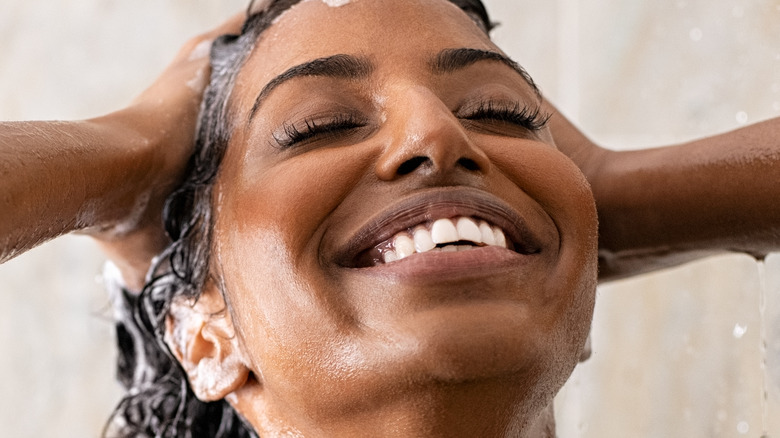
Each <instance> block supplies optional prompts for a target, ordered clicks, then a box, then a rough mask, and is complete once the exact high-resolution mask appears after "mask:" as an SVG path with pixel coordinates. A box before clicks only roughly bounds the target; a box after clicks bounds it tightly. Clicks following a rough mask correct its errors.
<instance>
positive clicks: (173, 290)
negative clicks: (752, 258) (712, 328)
mask: <svg viewBox="0 0 780 438" xmlns="http://www.w3.org/2000/svg"><path fill="white" fill-rule="evenodd" d="M337 3H338V4H337ZM564 3H566V2H563V1H562V2H561V4H564ZM256 6H258V7H257V8H254V9H251V13H250V14H249V15H248V16H247V15H243V14H242V15H241V16H238V17H236V18H234V19H233V20H230V21H229V22H228V23H226V24H225V25H224V26H222V27H221V28H219V29H216V30H215V31H213V32H210V33H209V34H206V35H203V36H201V37H198V38H196V39H194V40H193V41H192V42H190V43H189V44H188V45H187V46H185V48H184V50H183V51H182V53H181V54H180V55H179V56H178V57H177V58H176V60H175V61H174V64H173V65H172V67H171V68H170V69H169V70H167V71H166V72H165V73H164V74H163V75H162V76H161V78H160V79H159V80H158V81H157V82H156V83H155V84H154V85H153V86H152V87H151V88H150V89H149V90H147V91H146V92H145V93H144V94H142V95H141V96H140V97H139V98H138V99H136V100H135V101H134V103H133V104H132V105H131V106H130V107H128V108H125V109H123V110H121V111H118V112H116V113H112V114H110V115H107V116H104V117H100V118H96V119H90V120H88V121H85V122H56V123H48V122H27V123H3V124H2V125H0V146H2V149H0V174H2V175H4V178H3V179H2V180H0V189H2V194H3V196H2V197H0V206H3V207H6V208H5V209H4V210H3V211H5V212H9V213H7V214H4V215H3V216H2V217H0V260H6V259H9V258H10V257H13V256H14V255H16V254H18V253H20V252H23V251H25V250H26V249H29V248H31V247H33V246H35V245H36V244H38V243H40V242H42V241H44V240H46V239H51V238H53V237H56V236H58V235H60V234H63V233H66V232H70V231H83V232H85V233H87V234H89V235H91V236H93V237H95V238H97V239H98V241H99V242H100V243H101V245H102V247H103V249H105V250H106V253H107V254H108V256H109V257H110V258H111V259H112V261H113V262H114V263H115V265H116V267H117V268H118V271H117V272H115V273H114V274H116V275H114V276H112V283H113V284H112V285H111V287H112V289H114V291H113V292H114V293H113V298H114V305H115V316H116V318H117V320H118V327H117V338H118V341H119V347H120V358H119V377H120V381H121V382H122V384H123V385H124V386H125V389H126V395H125V397H124V398H123V399H122V401H121V403H120V404H119V406H118V407H117V409H116V411H115V413H114V416H113V417H112V420H111V422H110V425H109V428H108V431H107V435H109V436H114V435H118V436H139V435H140V436H256V435H260V436H315V437H318V436H336V437H343V436H365V435H366V431H367V430H370V431H371V435H376V436H511V437H534V438H536V437H550V436H554V434H555V422H554V418H553V396H554V395H555V394H556V393H557V392H558V391H559V389H560V388H561V386H562V385H563V384H564V382H565V381H566V380H567V379H568V377H569V376H570V374H571V373H572V370H573V368H574V366H575V365H576V363H577V362H578V360H579V359H580V358H581V357H582V353H583V345H584V344H585V339H586V337H587V335H588V330H589V327H590V321H591V316H592V314H593V306H594V297H595V288H596V280H597V263H598V264H600V267H601V271H600V272H599V275H600V276H601V278H602V279H603V278H607V277H615V276H626V275H633V274H636V273H638V272H644V271H647V270H652V269H657V268H658V267H663V266H669V265H672V264H676V263H680V262H681V261H685V260H690V259H693V258H697V257H701V256H702V255H704V254H711V253H713V252H716V251H723V250H736V251H745V252H749V253H751V254H755V255H757V256H763V255H765V254H766V253H767V252H769V251H771V250H774V249H777V248H778V247H780V237H778V236H780V206H778V205H777V203H776V202H774V199H775V198H776V197H777V195H778V193H777V192H778V190H777V185H776V183H775V181H776V180H777V177H780V176H778V170H779V169H780V165H779V164H778V160H779V159H778V157H780V154H778V153H777V150H778V149H780V145H778V144H777V141H776V139H777V134H776V133H777V132H778V123H777V120H774V121H768V122H764V123H761V124H757V125H754V126H751V127H749V128H747V129H743V130H740V131H736V132H734V133H730V134H725V135H721V136H718V137H714V138H711V139H706V140H701V141H698V142H691V143H688V144H685V145H683V146H680V147H678V148H666V149H658V150H650V151H639V152H635V153H616V152H611V151H606V150H603V149H600V148H598V147H596V146H595V145H594V144H593V143H591V142H590V141H589V140H587V139H586V138H584V137H583V136H582V134H580V133H579V132H578V131H577V130H576V129H574V128H573V127H572V125H571V124H569V123H568V122H567V121H566V120H565V119H564V118H563V117H562V116H560V114H559V113H557V111H556V110H555V109H554V108H552V107H551V106H550V105H549V103H547V102H546V101H545V100H544V99H543V98H542V95H541V93H540V92H539V90H538V89H537V87H536V85H535V84H534V82H533V80H531V78H530V76H529V75H528V74H527V73H526V71H525V69H524V68H523V67H521V66H520V65H518V64H517V63H516V62H514V61H512V60H511V59H510V57H509V56H507V54H506V53H505V52H503V51H502V50H501V49H499V48H498V47H497V46H496V45H495V44H494V43H493V42H492V41H491V40H490V38H489V37H488V30H489V29H490V27H491V22H490V20H489V18H488V17H487V14H486V12H485V9H484V7H483V6H482V4H481V3H480V2H479V1H478V0H460V1H447V0H403V1H398V0H354V1H351V2H321V1H317V0H308V1H292V0H277V1H264V2H260V3H259V4H258V5H256ZM333 6H338V7H333ZM569 6H571V5H569ZM464 12H465V13H464ZM699 30H700V32H699V33H696V35H698V36H699V37H701V34H702V33H701V29H699ZM529 32H530V31H529ZM222 34H227V36H222V37H218V38H217V36H218V35H222ZM545 35H548V33H547V32H545ZM548 36H549V35H548ZM535 37H536V35H535V33H534V32H530V33H529V36H528V38H526V39H525V41H536V39H534V38H535ZM215 38H216V41H215V43H214V45H213V47H212V50H211V58H210V61H211V66H212V72H211V76H210V81H209V82H210V83H209V84H208V88H207V89H206V92H205V96H201V94H200V93H201V90H202V87H205V86H206V84H205V82H206V81H204V78H206V77H207V76H208V75H207V74H206V73H207V72H206V71H204V70H203V68H205V67H206V60H205V55H206V52H207V51H206V50H205V48H206V47H207V44H208V43H209V42H211V41H212V40H214V39H215ZM518 59H519V58H518ZM523 63H524V64H525V59H523ZM201 101H202V102H203V105H202V107H201V112H200V113H199V114H198V111H197V108H198V105H199V104H200V103H201ZM601 112H602V113H604V112H605V111H601ZM614 116H615V117H618V116H619V114H615V115H614ZM740 120H741V119H740ZM196 125H197V135H196V138H195V139H193V138H192V132H195V131H196V129H195V128H196ZM193 143H195V149H194V150H193V149H192V148H191V145H192V144H193ZM188 159H189V160H190V161H189V164H188V165H185V163H186V162H187V160H188ZM757 175H759V176H760V177H758V178H757V177H756V176H757ZM171 192H173V194H172V195H171ZM594 198H595V202H594ZM166 199H167V201H165V200H166ZM163 205H164V208H163ZM597 205H598V212H599V219H600V222H601V229H600V230H599V234H598V235H597V220H596V206H597ZM160 216H162V217H163V218H164V219H165V228H166V231H167V236H165V235H163V234H162V233H161V230H160V226H159V218H160ZM168 237H170V238H171V239H172V240H171V241H169V240H168ZM597 244H598V247H597ZM152 256H157V257H156V258H155V261H154V262H153V266H152V269H151V271H150V274H149V275H148V276H147V277H145V273H146V272H147V269H148V266H149V260H150V259H151V258H152ZM599 256H600V257H599ZM137 291H142V292H141V293H140V294H139V293H137ZM637 295H638V292H637V293H636V294H635V295H631V296H630V297H629V299H631V300H635V297H636V296H637ZM703 302H707V300H706V299H702V300H701V301H699V302H697V307H704V306H701V303H703ZM643 311H644V312H646V311H647V309H641V311H640V310H637V311H636V312H632V313H629V312H623V311H622V309H621V313H622V314H625V315H626V317H628V318H633V319H638V318H636V315H638V314H644V313H642V312H643ZM688 315H689V314H686V315H684V317H683V318H677V319H685V320H688V319H691V318H688ZM728 323H729V324H732V323H731V321H728ZM627 325H628V324H624V325H621V326H620V327H621V331H626V332H627V331H628V330H622V329H625V327H626V326H627ZM670 325H673V324H670ZM732 326H733V324H732ZM745 327H746V326H744V325H739V323H738V324H737V327H735V328H734V331H733V333H734V337H737V336H739V337H742V336H743V335H745V333H746V328H745ZM597 328H598V327H597ZM737 328H739V329H740V330H739V331H737ZM751 330H752V329H751ZM653 333H654V332H653ZM728 333H729V336H731V335H730V333H731V327H729V331H728ZM738 333H739V334H738ZM630 341H633V339H632V340H630ZM632 343H634V342H632ZM757 345H758V343H757V342H756V346H757ZM756 350H757V348H756ZM602 351H603V350H602ZM617 357H620V356H617ZM686 357H687V356H686ZM610 358H612V359H614V358H615V356H610ZM614 362H618V361H617V360H614ZM765 362H766V361H765ZM757 363H758V362H757V361H756V364H757ZM614 365H615V366H617V365H618V364H614ZM668 368H671V367H668ZM674 368H675V371H677V369H676V368H678V367H674ZM611 369H612V368H610V370H611ZM681 375H682V374H681ZM611 380H618V378H617V377H613V376H609V377H606V378H602V379H601V380H598V381H596V382H595V383H592V382H591V384H592V385H594V386H598V385H601V386H603V387H609V385H607V384H605V383H604V382H609V381H611ZM634 380H636V379H632V380H631V383H632V385H633V384H634ZM617 386H619V387H620V390H621V391H623V393H625V394H627V395H628V396H634V395H637V393H639V392H640V390H637V391H631V390H626V388H625V386H626V385H617ZM701 386H707V385H701ZM707 387H708V386H707ZM755 393H756V394H758V391H755ZM710 398H711V397H710ZM765 399H766V397H765ZM765 401H766V400H765ZM697 403H698V404H699V405H703V404H704V403H702V402H701V401H700V400H699V401H694V402H693V403H692V405H694V406H697ZM656 404H660V403H656ZM581 406H588V407H590V406H597V405H596V404H594V403H590V401H589V402H588V403H583V404H582V405H581ZM598 406H600V405H598ZM764 406H766V403H765V404H764ZM620 407H622V406H619V408H620ZM593 409H595V410H597V411H598V410H600V409H601V408H599V407H596V408H593ZM690 409H691V408H690V407H687V408H686V407H683V408H681V409H678V410H677V411H675V412H674V413H673V416H679V414H680V412H683V413H685V415H688V412H689V411H690ZM584 410H585V408H583V411H584ZM636 410H637V411H642V409H636ZM620 413H621V414H622V413H623V412H622V411H621V412H620ZM566 414H569V412H566ZM594 415H598V417H599V418H602V417H603V418H606V419H607V420H606V421H608V422H610V423H614V421H612V419H611V415H607V414H604V413H603V412H597V413H596V414H594ZM637 415H640V416H642V417H641V418H645V417H647V418H649V419H650V420H648V421H651V422H652V419H653V418H655V417H652V413H650V412H639V413H638V414H637ZM724 415H725V416H726V417H727V419H728V414H724ZM716 416H717V417H718V421H721V420H720V417H721V412H720V411H718V412H717V415H716ZM710 418H712V415H710ZM723 421H726V420H723ZM569 422H570V423H576V422H577V419H574V420H569ZM745 424H747V423H746V422H745V421H740V422H737V424H736V425H738V426H739V427H738V428H737V430H738V431H740V433H741V431H744V430H745ZM631 427H633V424H632V425H631ZM631 427H630V428H629V430H633V429H631ZM646 430H647V429H645V431H646ZM672 430H673V432H674V433H675V434H676V432H678V431H679V429H672ZM695 430H701V429H695ZM729 430H733V428H731V429H729ZM594 433H596V436H604V433H603V431H602V430H599V431H596V432H594ZM626 433H628V432H624V433H618V435H625V434H626ZM656 435H662V436H667V435H670V432H669V430H668V429H665V431H664V432H660V433H656ZM711 435H715V433H713V434H711ZM731 435H732V434H730V433H724V435H723V436H731Z"/></svg>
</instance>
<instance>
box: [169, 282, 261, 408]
mask: <svg viewBox="0 0 780 438" xmlns="http://www.w3.org/2000/svg"><path fill="white" fill-rule="evenodd" d="M165 342H166V343H167V344H168V348H170V350H171V352H172V353H173V355H174V356H175V357H176V359H178V361H179V363H180V364H181V365H182V368H184V371H185V372H186V373H187V377H188V379H189V382H190V387H191V388H192V391H193V392H194V393H195V395H196V396H197V397H198V398H199V399H201V400H203V401H215V400H221V399H223V398H225V396H227V395H228V394H230V393H231V392H233V391H235V390H237V389H238V388H240V387H241V386H242V385H244V383H245V382H246V381H247V378H248V376H249V368H248V367H247V366H246V361H245V359H244V355H243V353H242V350H241V348H240V346H239V345H238V339H237V337H236V336H235V331H234V328H233V323H232V320H231V318H230V314H229V312H228V311H227V308H226V306H225V301H224V299H223V298H222V294H221V293H220V291H219V290H218V289H217V288H216V287H215V286H214V284H213V282H209V283H208V284H207V285H206V287H205V288H204V290H203V293H202V294H201V297H200V298H199V299H198V301H197V302H195V303H192V302H191V301H187V300H184V299H181V300H175V301H174V302H173V303H172V304H171V309H170V311H169V313H168V318H167V320H166V327H165Z"/></svg>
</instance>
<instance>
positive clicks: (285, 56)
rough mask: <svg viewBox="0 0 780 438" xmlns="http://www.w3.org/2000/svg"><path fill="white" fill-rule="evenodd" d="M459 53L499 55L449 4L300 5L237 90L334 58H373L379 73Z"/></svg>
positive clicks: (254, 58)
mask: <svg viewBox="0 0 780 438" xmlns="http://www.w3.org/2000/svg"><path fill="white" fill-rule="evenodd" d="M461 47H468V48H474V49H482V50H491V51H497V50H498V49H497V48H496V47H495V46H494V45H493V44H492V42H491V41H490V40H489V38H488V37H487V35H486V34H485V33H484V31H483V30H482V29H480V27H479V26H477V24H476V23H475V22H474V21H473V20H472V19H471V18H470V17H469V16H468V15H466V14H465V13H464V12H463V11H462V10H461V9H460V8H458V7H457V6H455V5H454V4H452V3H451V2H450V1H448V0H351V1H350V2H349V3H347V4H344V5H343V6H340V7H334V6H329V5H328V4H327V3H326V2H324V1H323V0H304V1H302V2H301V3H299V4H297V5H295V6H293V7H292V8H290V10H288V11H286V12H285V13H284V14H282V15H281V16H280V17H279V18H278V19H277V20H276V22H275V23H274V24H272V25H271V26H270V27H269V28H268V29H267V30H266V31H265V32H264V33H263V34H262V35H261V36H260V39H259V40H258V42H257V45H256V47H255V49H254V51H253V53H252V54H251V55H250V57H249V58H248V60H247V62H246V63H245V65H244V68H243V69H242V72H241V73H240V74H239V77H238V83H237V85H238V86H239V87H242V88H243V86H242V85H241V84H242V83H243V84H245V85H246V84H252V87H251V88H256V87H258V86H259V87H263V86H264V85H265V84H267V83H268V82H269V81H271V80H272V78H274V77H275V76H277V75H279V74H280V73H282V72H284V71H286V70H287V69H289V68H290V67H292V66H295V65H299V64H302V63H305V62H308V61H311V60H314V59H318V58H325V57H330V56H333V55H340V54H347V55H359V56H362V57H366V58H371V59H373V60H375V62H376V63H377V64H378V65H380V67H381V64H383V63H384V64H391V65H393V64H398V63H401V64H410V65H413V64H420V65H422V64H424V63H425V62H426V61H427V60H429V59H431V57H433V56H435V55H436V54H437V53H439V52H440V51H441V50H443V49H448V48H461ZM240 106H241V107H244V105H243V104H240Z"/></svg>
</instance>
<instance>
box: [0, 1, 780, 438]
mask: <svg viewBox="0 0 780 438" xmlns="http://www.w3.org/2000/svg"><path fill="white" fill-rule="evenodd" d="M357 1H369V0H357ZM246 4H247V2H246V1H244V0H220V1H219V2H217V1H213V0H211V1H207V0H133V1H129V0H78V1H72V0H49V1H47V2H45V3H42V2H29V1H25V0H3V2H2V6H0V59H2V62H1V63H0V65H2V67H0V102H2V104H0V120H49V119H65V120H69V119H80V118H86V117H91V116H95V115H100V114H103V113H106V112H109V111H112V110H114V109H118V108H120V107H122V106H123V105H125V104H127V102H129V101H130V100H131V99H132V97H133V96H134V95H136V94H138V93H139V92H140V91H141V90H143V89H144V88H145V86H147V85H148V84H150V83H151V82H152V80H153V79H154V78H155V77H156V75H157V74H158V73H159V72H160V71H161V70H162V69H163V68H164V67H165V65H166V64H167V62H168V61H169V60H170V59H171V58H172V57H173V56H174V54H175V53H176V51H177V49H178V47H179V46H180V45H181V44H183V43H184V42H185V41H186V40H187V38H188V37H189V36H192V35H195V34H197V33H200V32H202V31H204V30H206V29H208V28H210V27H213V26H215V25H217V24H219V23H220V22H221V21H222V20H223V19H225V18H227V17H228V16H230V15H232V14H233V13H235V12H236V11H239V10H241V9H242V8H244V7H245V6H246ZM486 4H487V6H488V9H489V10H490V12H491V13H492V15H493V19H494V20H496V21H499V22H500V23H501V26H500V27H499V28H498V29H497V30H496V31H495V33H494V37H495V40H496V41H497V43H498V44H499V46H500V47H502V48H503V49H504V50H505V51H506V52H508V53H509V54H510V55H511V56H512V57H513V58H515V59H516V60H517V61H518V62H519V63H520V64H522V65H523V66H525V67H526V68H527V69H528V70H529V71H530V72H531V74H532V76H534V78H535V79H536V81H537V82H538V83H539V84H540V86H541V88H542V90H543V91H544V93H545V94H546V95H547V96H548V97H549V98H550V99H551V100H552V101H553V102H554V103H556V104H557V105H558V107H559V108H560V109H561V110H562V112H563V113H564V114H566V115H567V116H568V117H570V118H571V119H572V120H573V121H575V123H576V124H577V125H578V126H580V128H581V129H583V130H584V132H585V133H586V134H588V135H589V136H590V137H592V138H593V139H595V140H596V141H597V142H599V143H600V144H603V145H605V146H608V147H610V148H614V149H631V148H641V147H650V146H660V145H666V144H674V143H679V142H684V141H686V140H689V139H693V138H698V137H702V136H707V135H712V134H716V133H719V132H723V131H726V130H730V129H734V128H737V127H739V126H743V125H746V124H750V123H754V122H757V121H760V120H765V119H767V118H771V117H778V116H780V0H751V1H747V0H715V1H713V0H654V1H650V0H642V1H638V0H555V1H548V2H538V1H531V0H486ZM0 214H2V213H0ZM102 265H103V258H102V257H101V255H100V254H99V253H98V252H97V250H96V247H95V246H94V245H93V244H92V242H91V241H90V240H89V239H88V238H85V237H79V236H67V237H63V238H60V239H57V240H55V241H53V242H50V243H47V244H45V245H43V246H41V247H39V248H37V249H35V250H32V251H30V252H28V253H26V254H24V255H22V256H20V257H18V258H16V259H14V260H11V261H10V262H7V263H5V264H3V265H0V333H2V336H1V337H0V351H2V354H0V375H2V376H4V377H3V378H2V379H0V428H2V430H3V435H4V436H14V437H28V436H29V437H32V436H46V437H74V436H84V437H88V436H98V435H99V434H100V432H101V430H102V427H103V424H104V422H105V420H106V419H107V418H108V415H109V414H110V412H111V410H112V409H113V407H114V405H115V404H116V402H117V401H118V400H119V397H120V394H121V393H120V390H119V386H118V384H117V383H115V381H114V377H113V375H114V361H115V347H114V340H113V324H112V322H111V319H110V308H109V305H108V299H107V296H106V293H105V289H104V287H103V285H102V281H101V278H100V275H101V271H102ZM764 268H765V272H766V275H765V278H764V279H763V280H761V278H760V277H759V266H758V264H757V262H756V261H755V260H754V259H753V258H751V257H749V256H745V255H739V254H730V255H723V256H718V257H713V258H709V259H706V260H702V261H699V262H695V263H690V264H687V265H685V266H682V267H678V268H674V269H671V270H666V271H663V272H659V273H654V274H650V275H644V276H641V277H637V278H634V279H630V280H624V281H620V282H614V283H609V284H605V285H602V286H601V287H600V288H599V292H598V303H597V308H596V315H595V320H594V323H593V332H592V335H593V349H594V353H593V356H592V358H591V359H590V360H589V361H587V362H585V363H583V364H581V365H580V366H579V367H578V368H577V369H576V370H575V373H574V374H573V376H572V378H571V379H570V381H569V383H568V384H567V385H566V387H564V389H563V391H562V392H561V393H560V395H559V397H558V399H557V417H558V428H559V430H558V434H559V436H560V437H561V438H575V437H581V438H585V437H593V438H596V437H598V438H605V437H606V438H611V437H626V436H632V437H634V436H635V437H672V436H686V437H739V436H749V437H759V436H760V435H761V434H762V433H763V432H765V431H766V432H768V435H769V436H771V437H780V257H776V256H774V255H771V256H769V257H768V258H767V259H766V261H765V262H764ZM762 294H763V295H764V297H765V302H766V306H765V308H764V311H763V312H761V311H760V301H761V295H762ZM762 333H764V335H762ZM762 342H766V346H767V350H766V354H762V349H761V348H760V346H761V344H762ZM764 387H766V388H767V390H768V391H767V395H766V397H764V396H763V392H764V391H763V389H762V388H764ZM762 412H766V413H767V415H765V416H764V415H762ZM762 417H765V419H762Z"/></svg>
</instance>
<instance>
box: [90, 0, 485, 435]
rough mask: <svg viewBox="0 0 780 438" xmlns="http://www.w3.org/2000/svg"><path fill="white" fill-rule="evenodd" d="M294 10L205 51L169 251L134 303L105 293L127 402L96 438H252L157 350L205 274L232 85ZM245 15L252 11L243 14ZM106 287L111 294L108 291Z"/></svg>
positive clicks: (263, 15)
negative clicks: (201, 90)
mask: <svg viewBox="0 0 780 438" xmlns="http://www.w3.org/2000/svg"><path fill="white" fill-rule="evenodd" d="M300 1H301V0H273V1H271V2H269V4H268V5H266V7H265V8H264V9H263V10H262V11H259V12H255V13H249V12H248V18H247V21H246V23H245V24H244V26H243V28H242V30H241V33H240V34H239V35H225V36H222V37H220V38H218V39H217V40H216V41H214V44H213V45H212V49H211V66H212V73H211V81H210V84H209V86H208V87H207V89H206V91H205V94H204V98H203V102H202V107H201V114H200V119H199V122H198V129H197V135H196V143H195V151H194V154H193V155H192V157H191V159H190V163H189V167H188V171H187V174H186V176H185V179H184V182H183V183H182V185H181V186H180V187H179V188H178V190H176V191H175V192H174V193H173V194H172V195H171V196H170V197H169V198H168V201H167V203H166V206H165V209H164V211H163V221H164V225H165V230H166V232H167V233H168V235H169V236H170V238H171V240H172V243H171V244H170V245H169V246H168V247H167V248H166V249H165V251H163V252H162V253H161V254H160V255H159V256H158V257H157V258H156V259H155V261H154V262H153V265H152V268H151V270H150V273H149V275H148V277H147V282H146V285H145V287H144V288H143V290H142V292H141V293H140V294H135V293H132V292H129V291H127V290H125V289H122V288H121V287H118V286H115V291H114V292H112V300H113V304H114V313H115V319H116V336H117V343H118V347H119V354H118V358H117V376H118V380H119V381H120V383H121V384H122V385H123V386H124V387H125V389H126V395H125V396H124V397H123V398H122V400H121V401H120V403H119V405H118V406H117V407H116V409H115V411H114V413H113V415H112V416H111V419H110V420H109V422H108V424H107V426H106V429H105V431H104V435H105V436H111V437H114V436H118V437H131V436H132V437H138V436H148V437H185V438H187V437H221V438H227V437H231V438H232V437H256V436H258V435H257V433H256V432H255V431H254V430H253V428H252V427H251V425H249V424H247V423H246V422H245V421H244V420H243V419H242V418H241V417H240V416H239V415H238V414H237V413H236V412H235V410H234V409H233V408H232V407H231V406H230V405H229V404H228V403H227V402H226V401H225V400H219V401H215V402H203V401H201V400H199V399H198V398H197V397H196V396H195V394H194V393H193V391H192V389H191V388H190V386H189V383H188V380H187V375H186V373H185V372H184V370H183V369H182V368H181V365H180V364H179V362H178V361H177V360H176V358H175V357H174V356H173V355H172V353H171V352H170V350H169V349H168V346H167V344H166V343H165V340H164V333H165V319H166V316H167V314H168V311H169V309H170V305H171V303H172V302H173V300H174V298H178V297H183V298H187V299H190V300H197V299H198V297H199V296H200V293H201V291H202V290H203V287H204V285H205V284H206V282H207V281H208V280H209V279H210V278H213V275H212V272H211V271H210V267H211V263H210V254H211V229H212V225H213V217H212V211H211V206H212V189H213V187H214V182H215V181H216V178H217V175H218V172H219V166H220V162H221V160H222V157H223V155H224V153H225V149H226V147H227V144H228V142H229V140H230V131H231V126H230V124H229V120H230V110H229V100H230V94H231V92H232V89H233V85H234V83H235V79H236V76H237V74H238V72H239V71H240V69H241V67H242V66H243V64H244V62H245V61H246V59H247V58H248V56H249V54H250V53H251V52H252V50H253V48H254V46H255V44H256V43H257V41H258V39H259V38H260V36H261V35H262V33H263V31H265V30H266V29H267V28H268V27H269V26H270V25H271V23H272V22H273V21H274V19H276V18H277V17H279V16H280V15H281V14H282V13H284V12H285V11H286V10H287V9H289V8H290V7H292V6H293V5H295V4H296V3H299V2H300ZM450 1H451V2H452V3H454V4H455V5H457V6H459V7H460V8H461V9H463V10H464V11H465V12H466V13H467V14H468V15H469V16H470V17H471V18H472V19H473V20H474V21H475V22H476V23H477V24H478V25H479V26H480V27H481V28H482V29H483V30H484V31H485V33H488V32H489V30H490V29H491V28H492V27H493V24H492V23H491V21H490V19H489V17H488V14H487V11H486V10H485V7H484V5H483V4H482V2H481V1H480V0H450ZM251 10H252V4H250V6H249V9H248V11H251ZM109 287H111V285H109Z"/></svg>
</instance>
